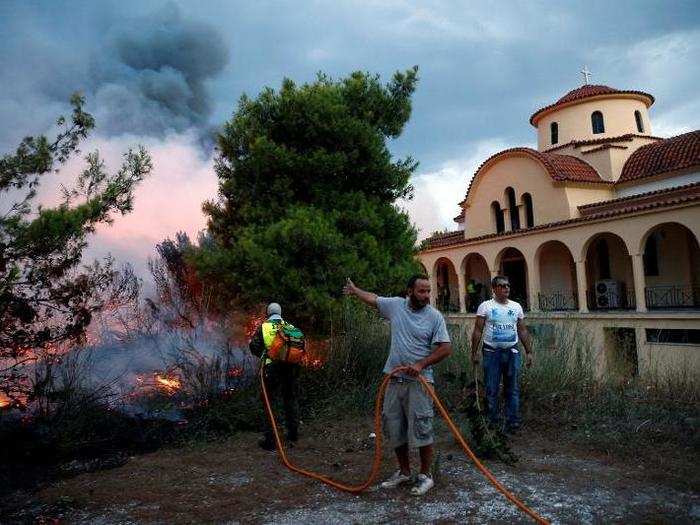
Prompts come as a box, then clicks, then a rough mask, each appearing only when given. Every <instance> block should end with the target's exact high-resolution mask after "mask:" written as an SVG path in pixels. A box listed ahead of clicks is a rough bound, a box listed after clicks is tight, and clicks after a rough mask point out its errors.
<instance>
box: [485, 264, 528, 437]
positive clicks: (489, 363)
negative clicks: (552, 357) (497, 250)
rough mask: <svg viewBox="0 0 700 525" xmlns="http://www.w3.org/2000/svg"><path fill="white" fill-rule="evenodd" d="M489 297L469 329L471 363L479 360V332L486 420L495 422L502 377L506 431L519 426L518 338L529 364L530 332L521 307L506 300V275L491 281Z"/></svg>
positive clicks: (508, 289)
mask: <svg viewBox="0 0 700 525" xmlns="http://www.w3.org/2000/svg"><path fill="white" fill-rule="evenodd" d="M491 287H492V288H493V299H490V300H488V301H484V302H483V303H481V304H480V305H479V308H478V310H477V311H476V322H475V324H474V331H473V332H472V362H473V363H474V364H475V365H477V364H478V363H479V353H478V352H479V342H480V341H481V338H482V335H483V351H482V354H483V357H484V383H485V389H486V400H487V410H488V415H489V419H490V421H491V422H492V423H493V424H495V425H498V424H499V420H500V417H499V413H498V389H499V386H500V383H501V377H503V390H504V395H505V405H506V432H516V431H517V430H518V429H519V428H520V424H521V421H520V350H519V349H518V341H519V340H520V341H521V342H522V344H523V347H524V348H525V356H526V361H525V362H526V366H527V367H528V368H529V367H530V366H532V345H531V341H530V334H529V332H528V331H527V327H526V326H525V323H524V322H523V318H524V314H523V308H522V306H520V304H519V303H517V302H515V301H511V300H509V299H508V294H509V293H510V283H509V282H508V278H507V277H503V276H500V275H499V276H497V277H494V278H493V280H492V281H491Z"/></svg>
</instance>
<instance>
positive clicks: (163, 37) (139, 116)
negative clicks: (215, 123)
mask: <svg viewBox="0 0 700 525" xmlns="http://www.w3.org/2000/svg"><path fill="white" fill-rule="evenodd" d="M228 57H229V55H228V50H227V48H226V45H225V43H224V40H223V38H222V36H221V34H220V33H218V32H217V31H216V30H215V29H214V28H213V27H211V26H209V25H206V24H203V23H198V22H193V21H190V20H184V19H183V18H182V16H181V13H180V9H179V8H178V7H177V6H176V5H175V4H167V5H165V6H164V7H163V8H161V9H160V10H159V11H157V12H156V13H154V14H153V15H152V16H149V17H146V18H139V19H129V20H123V21H121V22H120V23H118V24H116V25H114V26H112V28H111V29H110V30H109V31H108V33H107V34H106V36H105V38H104V41H103V42H102V44H101V46H99V47H98V50H97V52H95V53H94V55H93V56H92V57H91V59H90V65H89V68H88V83H89V86H90V91H91V92H92V96H91V97H90V99H91V106H94V107H95V108H96V110H95V114H96V117H97V122H98V124H99V127H100V132H101V133H104V134H109V135H118V134H122V133H133V134H137V135H151V136H162V135H163V134H165V133H166V132H168V131H183V130H185V129H188V128H192V127H194V128H197V129H200V130H202V131H204V130H205V128H206V127H207V120H208V118H209V116H210V113H211V101H210V97H209V95H208V93H207V89H206V85H205V84H206V82H207V81H208V80H210V79H213V78H215V77H216V76H217V75H218V74H219V73H221V72H222V71H223V69H224V67H225V66H226V64H227V63H228Z"/></svg>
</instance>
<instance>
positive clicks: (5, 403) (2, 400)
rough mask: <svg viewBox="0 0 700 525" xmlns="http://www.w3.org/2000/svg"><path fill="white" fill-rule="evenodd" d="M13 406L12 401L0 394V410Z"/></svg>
mask: <svg viewBox="0 0 700 525" xmlns="http://www.w3.org/2000/svg"><path fill="white" fill-rule="evenodd" d="M11 404H12V400H11V399H10V398H9V397H7V396H6V395H5V394H3V393H2V392H0V408H7V407H9V406H10V405H11Z"/></svg>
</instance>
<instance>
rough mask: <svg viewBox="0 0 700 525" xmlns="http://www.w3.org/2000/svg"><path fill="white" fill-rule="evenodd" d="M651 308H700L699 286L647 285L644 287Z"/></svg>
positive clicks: (647, 302)
mask: <svg viewBox="0 0 700 525" xmlns="http://www.w3.org/2000/svg"><path fill="white" fill-rule="evenodd" d="M644 296H645V299H646V305H647V308H648V309H649V310H687V309H698V308H700V287H699V286H679V285H670V286H647V287H646V288H645V289H644Z"/></svg>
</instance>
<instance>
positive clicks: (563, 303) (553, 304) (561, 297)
mask: <svg viewBox="0 0 700 525" xmlns="http://www.w3.org/2000/svg"><path fill="white" fill-rule="evenodd" d="M537 302H538V304H539V307H540V310H541V311H543V312H560V311H571V310H578V297H577V296H576V293H575V292H560V291H556V292H552V293H546V294H545V293H538V294H537Z"/></svg>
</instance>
